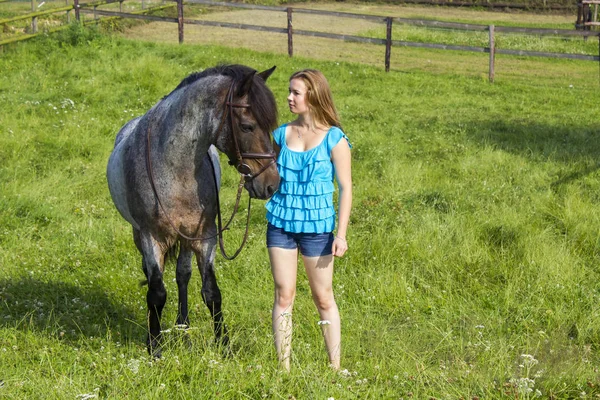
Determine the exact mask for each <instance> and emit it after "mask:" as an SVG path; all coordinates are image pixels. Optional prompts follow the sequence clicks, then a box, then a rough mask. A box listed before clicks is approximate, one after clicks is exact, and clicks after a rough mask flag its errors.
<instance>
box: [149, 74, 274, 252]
mask: <svg viewBox="0 0 600 400" xmlns="http://www.w3.org/2000/svg"><path fill="white" fill-rule="evenodd" d="M236 83H237V82H236V81H235V80H233V81H232V82H231V85H230V86H229V90H228V91H227V95H226V97H225V102H224V104H223V108H224V110H223V114H222V117H221V123H220V124H219V128H218V129H217V132H216V136H217V137H218V136H219V134H220V133H221V131H222V129H223V126H224V124H225V120H226V119H227V115H229V118H228V119H229V128H230V131H231V136H232V137H233V146H234V150H235V157H236V160H235V168H236V170H237V171H238V173H239V174H240V182H239V184H238V190H237V195H236V200H235V206H234V207H233V212H232V214H231V217H230V218H229V220H228V221H227V223H226V224H225V226H223V223H222V220H221V202H220V199H219V185H218V183H217V173H216V170H215V166H214V164H213V162H212V160H211V161H210V166H211V168H212V171H213V181H214V183H215V195H216V198H217V199H216V200H217V224H218V225H217V233H216V234H215V235H212V236H207V237H190V236H187V235H186V234H184V233H183V232H181V231H180V230H179V229H177V227H176V226H175V224H174V223H173V221H172V220H171V218H170V217H169V214H168V213H167V211H166V210H165V208H164V206H163V204H162V202H161V201H160V197H159V196H158V192H157V190H156V185H155V183H154V174H153V173H152V161H151V160H150V132H151V131H150V126H151V124H150V122H151V119H152V115H151V116H150V118H149V119H150V121H149V122H148V129H147V143H146V169H147V171H148V177H149V178H150V186H151V187H152V192H153V193H154V197H155V198H156V200H157V202H158V205H159V206H160V209H161V210H162V212H163V213H164V214H165V217H166V218H167V221H168V222H169V224H170V225H171V228H173V230H175V232H177V234H178V235H179V236H181V237H182V238H184V239H186V240H189V241H201V240H209V239H213V238H215V237H217V236H218V237H219V248H220V249H221V254H222V255H223V257H224V258H225V259H226V260H233V259H234V258H235V257H237V256H238V254H240V252H241V251H242V249H243V247H244V245H245V244H246V241H247V239H248V228H249V225H250V201H251V198H250V197H248V213H247V215H246V230H245V232H244V238H243V239H242V244H241V245H240V247H239V248H238V249H237V250H236V251H235V253H233V255H231V256H230V255H228V254H227V252H226V251H225V245H224V243H223V232H224V231H226V230H228V229H229V225H230V224H231V222H232V221H233V218H234V217H235V215H236V214H237V211H238V208H239V205H240V199H241V197H242V190H243V188H244V184H245V183H247V182H250V181H252V180H253V179H254V178H256V177H257V176H259V175H260V174H262V173H263V172H265V171H266V170H267V168H269V167H270V166H271V165H272V164H274V163H275V161H276V154H275V153H274V152H271V153H242V152H241V150H240V146H239V140H238V137H237V136H238V133H237V129H236V124H235V123H234V119H233V109H234V108H250V107H251V106H250V104H238V103H234V102H233V92H234V88H235V86H236ZM245 159H269V160H270V161H269V162H268V163H265V165H263V166H262V168H261V169H260V170H258V172H256V173H252V168H250V166H249V165H248V164H246V163H245V162H244V160H245ZM229 164H231V165H234V163H233V162H232V161H230V162H229Z"/></svg>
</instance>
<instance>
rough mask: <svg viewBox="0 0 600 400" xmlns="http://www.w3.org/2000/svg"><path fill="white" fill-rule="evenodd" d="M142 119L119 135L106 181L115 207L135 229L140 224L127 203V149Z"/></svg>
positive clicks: (122, 130) (126, 127)
mask: <svg viewBox="0 0 600 400" xmlns="http://www.w3.org/2000/svg"><path fill="white" fill-rule="evenodd" d="M140 119H141V117H138V118H135V119H132V120H131V121H129V122H128V123H127V124H125V126H123V128H121V130H120V131H119V133H118V134H117V137H116V139H115V147H114V149H113V151H112V153H111V155H110V158H109V160H108V166H107V168H106V179H107V181H108V189H109V191H110V195H111V197H112V199H113V202H114V203H115V207H116V208H117V210H119V213H121V216H123V218H125V220H126V221H127V222H129V223H130V224H131V225H132V226H133V227H134V228H136V229H139V225H138V223H137V222H136V221H135V220H134V219H133V217H132V214H131V212H130V209H129V204H128V202H127V190H128V188H127V181H126V175H127V173H126V163H127V158H126V157H127V149H128V147H129V146H130V145H131V144H130V143H129V141H128V139H129V138H130V137H131V136H132V133H133V132H134V131H135V129H136V127H137V125H138V123H139V121H140Z"/></svg>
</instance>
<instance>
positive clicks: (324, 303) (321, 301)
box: [312, 290, 336, 311]
mask: <svg viewBox="0 0 600 400" xmlns="http://www.w3.org/2000/svg"><path fill="white" fill-rule="evenodd" d="M312 297H313V301H314V302H315V305H316V306H317V308H318V309H319V310H322V311H329V310H331V309H333V308H334V307H336V304H335V298H334V297H333V290H323V291H320V292H313V296H312Z"/></svg>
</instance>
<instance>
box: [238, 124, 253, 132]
mask: <svg viewBox="0 0 600 400" xmlns="http://www.w3.org/2000/svg"><path fill="white" fill-rule="evenodd" d="M240 128H241V129H242V132H245V133H250V132H252V131H253V130H254V127H253V126H252V125H250V124H241V125H240Z"/></svg>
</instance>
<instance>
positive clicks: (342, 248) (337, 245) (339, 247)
mask: <svg viewBox="0 0 600 400" xmlns="http://www.w3.org/2000/svg"><path fill="white" fill-rule="evenodd" d="M346 250H348V242H346V239H344V238H342V237H339V236H336V237H334V238H333V245H332V246H331V252H332V253H333V255H334V256H336V257H342V256H343V255H344V253H346Z"/></svg>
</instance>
